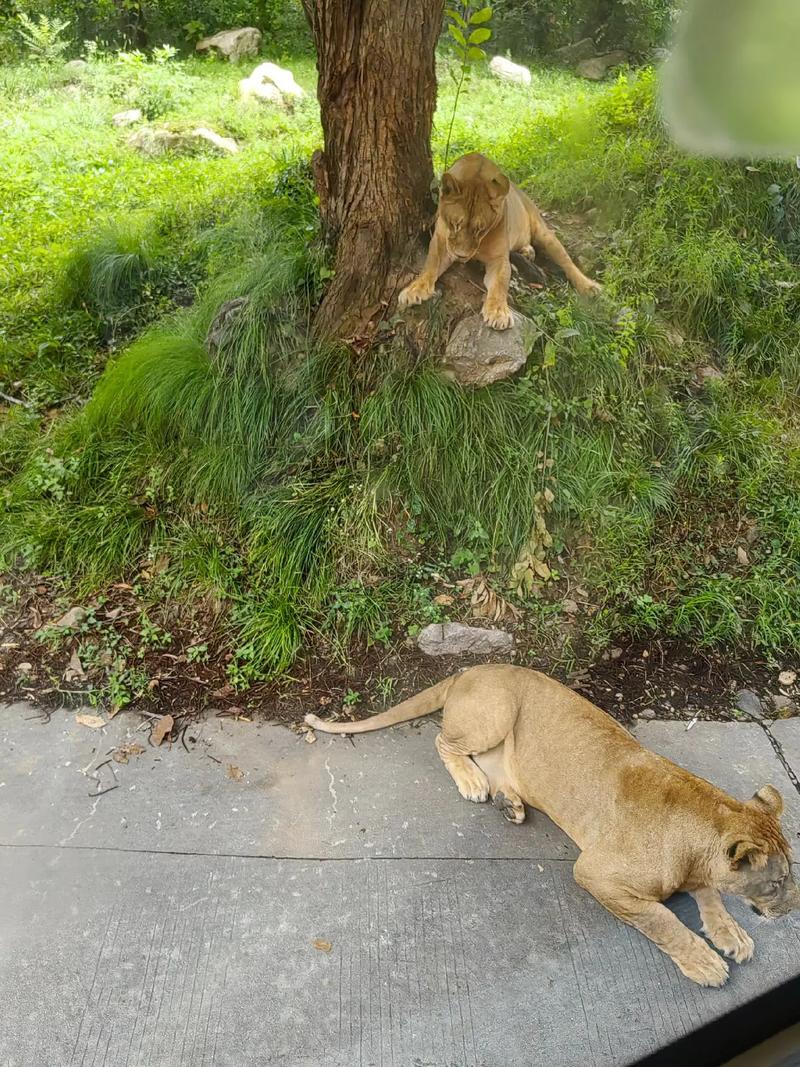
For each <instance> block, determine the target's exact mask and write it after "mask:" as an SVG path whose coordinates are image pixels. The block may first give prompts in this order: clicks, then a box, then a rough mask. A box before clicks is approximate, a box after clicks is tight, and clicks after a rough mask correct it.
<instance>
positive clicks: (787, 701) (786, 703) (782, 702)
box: [770, 693, 797, 715]
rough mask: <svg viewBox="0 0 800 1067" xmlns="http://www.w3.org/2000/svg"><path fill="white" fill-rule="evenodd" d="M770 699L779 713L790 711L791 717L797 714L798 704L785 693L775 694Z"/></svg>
mask: <svg viewBox="0 0 800 1067" xmlns="http://www.w3.org/2000/svg"><path fill="white" fill-rule="evenodd" d="M770 699H771V700H772V703H773V705H774V707H775V710H776V711H777V712H782V711H788V712H789V714H790V715H796V714H797V704H796V703H795V702H794V701H793V700H792V698H791V697H787V696H785V695H784V694H783V693H774V694H773V695H772V697H771V698H770Z"/></svg>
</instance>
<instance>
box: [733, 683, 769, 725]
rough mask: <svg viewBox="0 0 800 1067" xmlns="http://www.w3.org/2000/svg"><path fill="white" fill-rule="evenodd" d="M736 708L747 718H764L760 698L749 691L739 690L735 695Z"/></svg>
mask: <svg viewBox="0 0 800 1067" xmlns="http://www.w3.org/2000/svg"><path fill="white" fill-rule="evenodd" d="M736 707H737V708H738V709H739V711H741V712H742V713H743V714H744V715H747V716H748V718H751V719H758V720H761V719H763V718H764V706H763V704H762V703H761V698H760V697H759V696H758V694H757V693H754V692H753V691H752V690H751V689H740V690H739V692H738V693H737V694H736Z"/></svg>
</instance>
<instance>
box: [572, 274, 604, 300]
mask: <svg viewBox="0 0 800 1067" xmlns="http://www.w3.org/2000/svg"><path fill="white" fill-rule="evenodd" d="M574 285H575V291H576V292H577V293H580V295H581V296H599V295H600V293H602V291H603V287H602V285H601V284H600V282H596V281H595V280H594V279H593V278H587V277H586V275H585V274H584V275H582V276H581V277H580V278H576V279H575V282H574Z"/></svg>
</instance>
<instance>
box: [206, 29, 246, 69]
mask: <svg viewBox="0 0 800 1067" xmlns="http://www.w3.org/2000/svg"><path fill="white" fill-rule="evenodd" d="M194 47H195V51H197V52H208V51H211V50H212V49H213V50H214V51H215V52H219V53H220V55H223V56H227V58H228V59H229V60H230V62H231V63H238V62H239V60H240V59H244V57H245V56H257V55H258V50H259V48H260V47H261V30H257V29H256V28H255V26H242V27H240V28H239V29H236V30H222V31H220V33H215V34H214V36H213V37H204V38H203V39H202V41H198V42H197V44H196V45H195V46H194Z"/></svg>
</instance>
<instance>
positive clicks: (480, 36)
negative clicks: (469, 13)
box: [469, 29, 492, 44]
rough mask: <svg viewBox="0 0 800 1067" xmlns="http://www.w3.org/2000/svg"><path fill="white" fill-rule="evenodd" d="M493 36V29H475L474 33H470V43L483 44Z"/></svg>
mask: <svg viewBox="0 0 800 1067" xmlns="http://www.w3.org/2000/svg"><path fill="white" fill-rule="evenodd" d="M491 36H492V31H491V30H486V29H482V30H473V31H472V33H471V34H470V35H469V43H470V44H483V42H484V41H488V40H489V38H490V37H491Z"/></svg>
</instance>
